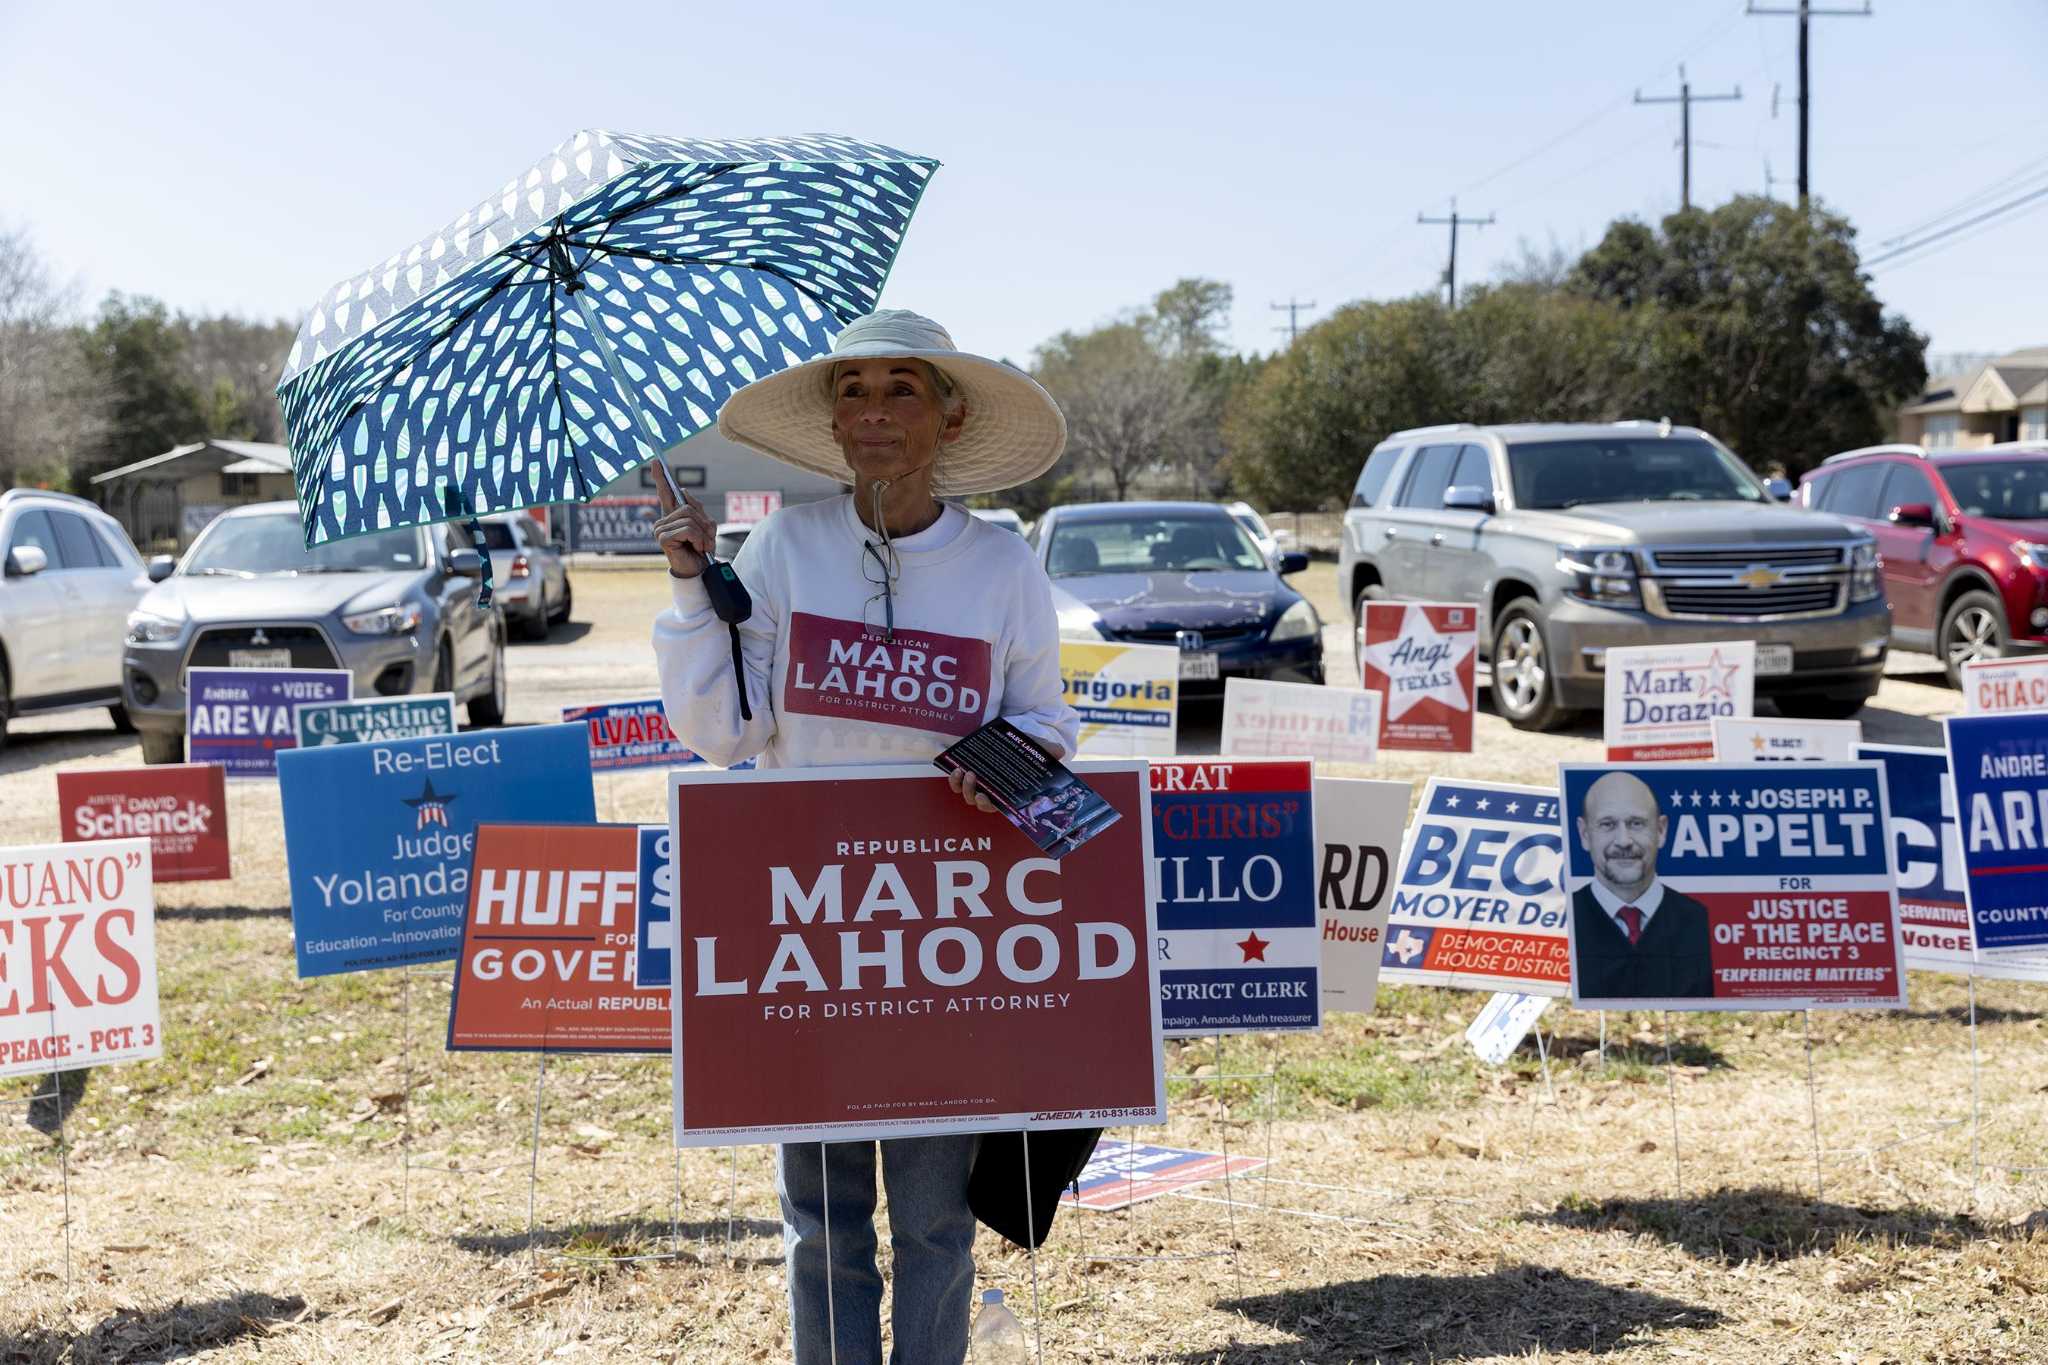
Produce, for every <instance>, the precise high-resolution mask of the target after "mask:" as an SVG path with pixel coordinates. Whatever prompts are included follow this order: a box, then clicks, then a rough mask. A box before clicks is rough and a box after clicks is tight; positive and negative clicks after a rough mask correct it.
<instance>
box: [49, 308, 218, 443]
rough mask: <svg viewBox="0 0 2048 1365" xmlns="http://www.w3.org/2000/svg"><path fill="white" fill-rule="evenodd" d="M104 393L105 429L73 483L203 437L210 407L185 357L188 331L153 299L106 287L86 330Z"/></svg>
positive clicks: (90, 359) (90, 362) (89, 359)
mask: <svg viewBox="0 0 2048 1365" xmlns="http://www.w3.org/2000/svg"><path fill="white" fill-rule="evenodd" d="M81 341H82V344H83V347H84V354H85V357H86V364H87V367H88V368H89V369H90V370H91V372H92V375H93V380H94V383H95V384H96V385H97V386H98V388H99V390H100V392H101V393H102V394H103V395H104V396H105V402H106V429H105V432H104V434H103V435H102V436H101V438H100V439H99V440H98V441H96V442H94V443H93V448H92V450H91V451H90V453H89V455H88V458H87V461H86V467H85V468H83V469H74V470H73V480H74V482H79V483H82V482H83V481H84V478H85V477H86V476H89V475H91V474H95V473H98V472H100V471H101V470H106V469H112V468H114V467H115V466H117V465H122V464H126V463H128V462H129V461H132V460H140V459H144V458H146V457H147V456H150V455H160V454H162V453H163V452H164V451H166V450H169V449H170V448H171V447H172V446H175V445H180V444H183V443H185V442H188V441H195V440H199V439H201V438H203V437H205V436H207V435H208V434H209V433H208V431H207V430H206V419H207V411H206V407H205V403H204V401H203V399H202V397H201V394H200V391H199V389H198V387H197V386H196V385H195V384H194V383H193V382H192V379H191V376H190V375H189V374H188V372H187V370H186V368H185V364H184V359H185V358H184V336H183V333H182V332H181V330H180V327H179V325H178V324H177V323H175V322H173V320H172V319H171V317H170V315H169V313H168V312H166V311H165V309H164V306H163V304H161V303H159V302H157V301H156V300H155V299H149V298H130V297H127V296H125V295H122V294H109V295H108V296H107V298H106V301H105V302H103V303H102V304H101V305H100V311H99V315H98V316H97V317H96V318H95V319H94V320H93V323H92V325H91V326H90V327H87V328H86V329H85V331H84V333H83V335H82V337H81Z"/></svg>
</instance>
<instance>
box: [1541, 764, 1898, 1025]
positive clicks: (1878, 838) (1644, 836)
mask: <svg viewBox="0 0 2048 1365" xmlns="http://www.w3.org/2000/svg"><path fill="white" fill-rule="evenodd" d="M1558 774H1559V778H1560V783H1559V785H1560V787H1561V788H1562V792H1563V810H1562V812H1561V816H1560V826H1559V827H1560V829H1561V831H1562V832H1563V834H1564V843H1565V872H1564V882H1565V890H1566V894H1567V895H1568V896H1569V897H1570V900H1571V918H1570V923H1571V942H1572V1003H1574V1004H1576V1005H1581V1006H1584V1007H1587V1008H1594V1009H1672V1010H1759V1009H1771V1010H1788V1009H1792V1010H1796V1009H1819V1008H1855V1009H1885V1008H1893V1009H1896V1008H1899V1007H1901V1006H1903V1005H1904V1004H1905V1003H1906V974H1905V964H1904V962H1903V960H1902V958H1901V955H1900V947H1899V942H1900V934H1899V907H1898V897H1897V894H1896V891H1895V882H1896V876H1895V873H1894V869H1893V867H1892V858H1891V847H1892V844H1891V835H1890V829H1889V826H1888V823H1887V817H1886V805H1885V780H1884V777H1885V775H1884V768H1883V767H1882V766H1881V765H1880V764H1877V763H1866V762H1850V763H1801V764H1796V765H1792V764H1788V765H1784V766H1778V765H1773V764H1762V763H1744V764H1731V763H1633V764H1622V763H1600V764H1581V763H1566V764H1561V765H1559V767H1558Z"/></svg>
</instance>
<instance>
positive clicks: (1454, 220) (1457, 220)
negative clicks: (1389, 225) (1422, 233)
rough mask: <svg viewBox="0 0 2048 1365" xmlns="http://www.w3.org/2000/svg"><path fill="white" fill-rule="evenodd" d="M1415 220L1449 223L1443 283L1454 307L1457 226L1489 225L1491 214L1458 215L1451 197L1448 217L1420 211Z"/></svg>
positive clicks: (1455, 202) (1435, 223)
mask: <svg viewBox="0 0 2048 1365" xmlns="http://www.w3.org/2000/svg"><path fill="white" fill-rule="evenodd" d="M1415 221H1416V222H1418V223H1425V224H1428V225H1430V226H1432V227H1434V226H1438V225H1441V224H1444V223H1448V224H1450V228H1451V263H1450V265H1449V266H1448V267H1447V268H1446V269H1445V270H1444V283H1445V284H1446V285H1447V286H1449V288H1450V306H1451V307H1453V308H1456V307H1457V306H1458V228H1459V227H1460V226H1461V225H1462V226H1465V227H1475V228H1482V227H1490V226H1492V224H1493V215H1492V214H1490V213H1489V214H1487V215H1486V216H1485V217H1484V218H1463V217H1460V216H1459V215H1458V201H1457V200H1456V199H1453V200H1451V216H1450V217H1448V218H1431V217H1428V216H1426V215H1424V214H1420V213H1418V214H1416V215H1415Z"/></svg>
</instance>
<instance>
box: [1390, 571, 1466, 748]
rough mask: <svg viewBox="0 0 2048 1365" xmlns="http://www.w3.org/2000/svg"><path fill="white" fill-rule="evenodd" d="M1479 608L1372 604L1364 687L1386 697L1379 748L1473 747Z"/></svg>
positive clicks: (1453, 604) (1446, 604) (1458, 604)
mask: <svg viewBox="0 0 2048 1365" xmlns="http://www.w3.org/2000/svg"><path fill="white" fill-rule="evenodd" d="M1478 650H1479V612H1478V610H1477V609H1476V608H1474V607H1473V606H1472V605H1471V604H1470V603H1463V602H1442V603H1438V602H1368V603H1366V605H1365V652H1364V655H1363V657H1362V660H1361V663H1362V665H1363V668H1364V684H1365V690H1366V691H1368V692H1377V693H1379V694H1380V748H1382V749H1425V750H1433V751H1437V752H1443V753H1458V754H1469V753H1471V752H1472V698H1473V689H1474V687H1475V685H1476V678H1477V673H1476V669H1477V667H1478V662H1477V661H1478V657H1479V655H1478Z"/></svg>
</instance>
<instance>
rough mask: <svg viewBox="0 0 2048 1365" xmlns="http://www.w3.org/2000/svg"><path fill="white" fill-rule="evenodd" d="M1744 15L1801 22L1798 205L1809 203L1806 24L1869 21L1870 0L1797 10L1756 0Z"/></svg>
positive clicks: (1803, 2) (1806, 1)
mask: <svg viewBox="0 0 2048 1365" xmlns="http://www.w3.org/2000/svg"><path fill="white" fill-rule="evenodd" d="M1743 13H1744V14H1789V15H1796V16H1798V19H1799V202H1800V203H1802V204H1803V203H1805V202H1806V196H1807V194H1808V192H1809V186H1810V182H1809V181H1808V179H1807V174H1806V146H1807V137H1806V134H1807V123H1808V116H1809V114H1810V113H1811V111H1812V107H1813V102H1812V99H1811V98H1810V97H1809V94H1808V86H1807V81H1806V54H1807V32H1806V31H1807V28H1808V24H1807V21H1808V20H1809V19H1811V18H1812V17H1813V16H1814V15H1816V14H1818V15H1822V16H1824V17H1829V18H1846V19H1868V18H1870V0H1863V8H1862V9H1815V8H1814V7H1813V0H1799V6H1798V8H1796V9H1763V8H1760V7H1759V6H1758V5H1757V3H1756V0H1750V3H1749V8H1748V9H1746V10H1744V11H1743Z"/></svg>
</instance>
